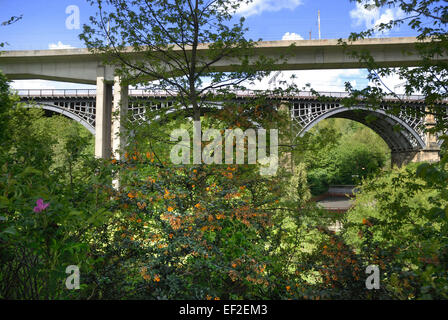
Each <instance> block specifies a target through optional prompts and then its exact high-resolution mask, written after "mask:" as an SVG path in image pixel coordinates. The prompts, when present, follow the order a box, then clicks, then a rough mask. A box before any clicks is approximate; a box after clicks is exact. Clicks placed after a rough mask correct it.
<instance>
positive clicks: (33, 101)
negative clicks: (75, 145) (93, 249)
mask: <svg viewBox="0 0 448 320" xmlns="http://www.w3.org/2000/svg"><path fill="white" fill-rule="evenodd" d="M17 93H18V95H19V96H20V99H21V101H22V102H24V103H25V105H26V106H27V107H38V108H42V109H44V110H47V111H51V112H54V113H59V114H61V115H64V116H66V117H68V118H71V119H73V120H75V121H77V122H79V123H80V124H81V125H83V126H84V127H85V128H86V129H87V130H89V131H90V132H91V133H92V134H93V135H95V113H96V112H95V103H96V90H88V89H81V90H17ZM320 94H321V95H322V96H327V97H332V98H334V99H333V100H332V101H331V102H322V101H320V100H319V98H317V97H315V96H313V95H312V93H310V92H301V93H300V94H298V95H297V96H291V97H288V98H286V99H285V97H282V101H283V102H285V100H286V101H287V102H289V103H288V104H289V105H290V112H291V119H292V121H293V124H294V128H295V132H296V133H297V137H299V136H303V135H304V134H305V133H306V132H308V131H309V130H310V129H311V128H313V127H314V126H315V125H316V124H317V123H319V122H320V121H322V120H324V119H328V118H345V119H350V120H354V121H357V122H360V123H362V124H364V125H366V126H368V127H370V128H371V129H373V130H374V131H375V132H376V133H378V134H379V135H380V136H381V137H382V138H383V139H384V141H385V142H386V143H387V144H388V146H389V148H390V150H391V152H392V155H394V154H396V155H397V154H405V155H406V156H405V157H404V158H403V157H401V159H395V160H394V159H393V160H392V161H393V162H396V163H400V164H401V163H403V162H408V161H412V160H413V159H405V158H409V157H410V156H411V158H412V157H415V155H416V154H417V153H419V152H421V151H422V150H432V151H435V152H437V157H438V143H437V139H434V138H433V137H431V136H429V135H428V134H427V133H425V126H426V125H428V119H426V118H425V117H421V116H417V115H415V109H420V110H421V111H423V110H424V108H425V106H424V104H423V102H422V101H423V97H422V96H406V97H402V98H403V101H405V104H406V108H402V109H401V110H400V112H399V114H392V113H390V112H388V111H390V109H391V106H390V105H388V103H387V102H388V100H385V101H384V104H383V105H382V106H381V107H380V108H377V109H370V108H367V107H365V106H363V105H362V104H360V105H358V106H356V107H351V108H347V107H345V106H343V105H342V104H340V103H339V101H338V100H340V99H342V98H344V97H346V96H347V94H346V93H330V92H325V93H324V92H322V93H320ZM254 95H255V93H253V92H250V91H244V92H240V93H237V97H238V99H250V98H251V97H253V96H254ZM142 99H143V100H144V99H151V101H154V99H157V101H160V102H158V103H156V104H152V106H151V108H152V109H159V108H161V107H162V106H163V105H164V104H170V102H169V97H168V96H166V95H163V94H154V93H149V92H147V91H145V90H137V89H135V90H132V89H131V90H129V108H128V110H129V111H128V112H129V113H130V114H131V119H133V120H134V121H143V120H144V116H145V112H146V109H145V108H146V107H144V106H142V105H141V103H138V102H137V101H141V100H142ZM391 101H392V98H391ZM274 103H277V104H278V103H280V101H275V102H274ZM412 110H414V112H412ZM369 119H370V120H369ZM447 119H448V117H447ZM433 158H434V155H433ZM414 160H415V159H414ZM417 160H424V159H417Z"/></svg>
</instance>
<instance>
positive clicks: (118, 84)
mask: <svg viewBox="0 0 448 320" xmlns="http://www.w3.org/2000/svg"><path fill="white" fill-rule="evenodd" d="M128 107H129V87H128V85H127V84H125V83H123V82H122V81H121V79H120V77H117V76H116V77H115V78H114V102H113V107H112V132H111V134H112V136H111V140H112V156H113V157H114V158H115V159H120V160H124V153H125V152H124V148H125V146H126V134H125V126H124V124H125V123H126V115H127V112H128Z"/></svg>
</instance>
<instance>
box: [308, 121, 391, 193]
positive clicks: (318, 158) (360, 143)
mask: <svg viewBox="0 0 448 320" xmlns="http://www.w3.org/2000/svg"><path fill="white" fill-rule="evenodd" d="M310 135H311V137H312V139H309V140H308V141H307V142H308V143H310V144H312V143H313V141H318V143H317V147H318V148H319V149H315V148H313V149H311V150H306V151H305V152H304V153H302V154H300V156H301V158H302V159H303V160H302V161H304V162H305V163H306V164H307V170H308V183H309V185H310V188H311V192H312V193H313V194H314V195H318V194H321V193H324V192H325V191H327V190H328V186H329V185H340V184H342V185H355V184H357V183H359V182H360V181H361V180H362V179H364V178H366V177H368V176H370V175H373V174H375V173H377V172H378V171H379V170H380V169H382V168H383V167H384V166H385V164H386V161H387V160H386V159H387V156H386V155H388V154H390V151H389V148H388V147H387V145H386V144H385V142H384V141H383V140H382V139H381V138H380V137H379V136H378V135H376V134H375V133H374V132H373V131H372V130H371V129H368V128H367V127H365V126H363V125H361V124H359V123H356V122H354V121H349V120H344V119H331V120H326V121H324V122H322V123H320V124H319V125H318V126H317V128H316V129H315V130H313V131H312V132H311V133H310ZM319 141H321V142H319Z"/></svg>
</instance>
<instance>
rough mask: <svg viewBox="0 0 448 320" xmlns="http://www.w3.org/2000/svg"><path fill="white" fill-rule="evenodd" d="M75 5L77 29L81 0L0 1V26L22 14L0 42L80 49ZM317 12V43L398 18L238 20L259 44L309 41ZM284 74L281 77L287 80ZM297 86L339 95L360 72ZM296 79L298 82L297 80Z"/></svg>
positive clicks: (266, 15)
mask: <svg viewBox="0 0 448 320" xmlns="http://www.w3.org/2000/svg"><path fill="white" fill-rule="evenodd" d="M69 6H77V7H78V8H79V13H80V24H81V26H82V25H83V24H85V23H88V21H89V20H88V19H89V16H91V15H94V14H95V10H96V8H95V7H91V6H90V5H89V4H88V3H87V1H85V0H0V21H5V20H7V19H8V18H9V17H10V16H13V15H23V19H22V20H21V21H19V22H17V23H15V24H13V25H11V26H6V27H0V40H1V41H6V42H8V43H9V46H7V47H6V48H5V49H6V50H36V49H50V48H51V49H57V48H68V47H77V48H81V47H83V46H84V45H83V43H82V42H81V41H80V40H79V38H78V35H79V33H80V32H81V30H80V29H68V28H67V26H66V20H67V18H68V17H69V14H67V13H66V9H67V7H69ZM318 10H320V12H321V37H322V39H337V38H345V37H347V36H348V35H349V34H350V32H353V31H361V30H364V29H365V28H366V27H371V26H374V25H375V24H377V23H379V22H388V21H389V20H390V19H391V18H395V17H399V16H400V15H401V14H402V12H400V10H397V9H382V10H373V11H368V10H365V9H364V8H363V7H362V6H359V5H358V6H357V5H356V4H355V3H353V2H350V1H349V0H254V1H253V2H252V4H249V5H243V7H242V8H240V10H239V12H238V13H237V14H238V15H242V16H245V17H246V25H247V27H248V28H249V33H248V36H249V37H250V38H252V39H258V38H262V39H263V40H281V39H301V38H303V39H309V36H310V35H309V33H310V31H311V37H312V39H317V38H318V31H317V30H318V27H317V12H318ZM414 35H415V34H414V33H413V32H412V31H411V30H409V29H406V28H403V27H402V28H400V29H397V30H392V31H391V32H390V33H389V34H386V35H384V34H379V35H378V36H389V37H399V36H414ZM289 74H290V73H285V74H284V76H285V77H287V76H289ZM296 74H298V76H299V81H300V84H301V85H302V84H305V83H307V82H311V84H312V85H313V86H315V87H316V88H317V89H319V90H331V91H341V90H342V88H343V83H344V82H345V81H353V83H354V84H356V85H365V84H366V83H367V82H366V80H365V72H363V71H362V70H332V71H322V72H310V71H301V72H297V73H296ZM300 79H302V80H300ZM31 85H34V86H35V87H36V86H38V87H48V88H50V87H55V88H62V87H67V88H69V87H70V88H71V87H85V85H79V86H78V85H76V86H74V85H71V84H70V85H69V84H56V83H51V82H47V81H34V82H33V81H29V80H27V81H16V82H15V83H14V87H17V88H24V87H27V86H28V87H29V86H31Z"/></svg>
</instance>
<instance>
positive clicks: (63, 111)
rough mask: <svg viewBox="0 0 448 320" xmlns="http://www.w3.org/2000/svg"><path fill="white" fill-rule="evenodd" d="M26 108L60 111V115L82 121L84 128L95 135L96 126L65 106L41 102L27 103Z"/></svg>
mask: <svg viewBox="0 0 448 320" xmlns="http://www.w3.org/2000/svg"><path fill="white" fill-rule="evenodd" d="M25 108H41V109H44V110H47V111H51V112H55V113H58V114H60V115H63V116H65V117H67V118H70V119H72V120H75V121H76V122H78V123H80V124H81V125H82V126H83V127H84V128H86V129H87V130H89V132H90V133H91V134H92V135H93V136H95V127H94V126H93V125H92V124H90V123H89V122H87V121H86V120H84V119H83V118H81V117H80V116H78V115H77V114H75V113H73V112H70V111H68V110H66V109H63V108H61V107H58V106H55V105H47V104H41V103H40V104H26V105H25Z"/></svg>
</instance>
